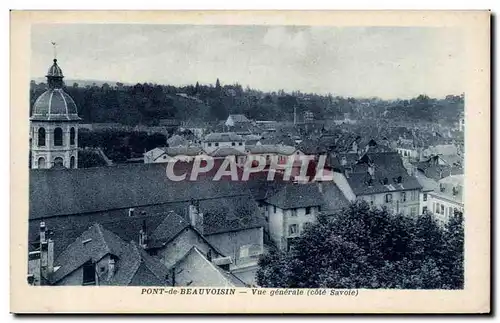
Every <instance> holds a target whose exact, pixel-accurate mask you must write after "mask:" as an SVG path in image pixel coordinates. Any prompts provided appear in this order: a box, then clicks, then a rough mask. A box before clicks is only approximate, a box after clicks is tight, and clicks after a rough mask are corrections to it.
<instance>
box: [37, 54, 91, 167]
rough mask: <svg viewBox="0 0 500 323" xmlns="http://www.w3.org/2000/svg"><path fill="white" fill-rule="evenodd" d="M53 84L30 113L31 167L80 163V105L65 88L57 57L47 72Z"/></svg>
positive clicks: (71, 165)
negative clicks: (78, 105)
mask: <svg viewBox="0 0 500 323" xmlns="http://www.w3.org/2000/svg"><path fill="white" fill-rule="evenodd" d="M46 77H47V83H48V86H49V88H48V89H47V91H45V92H44V93H42V94H41V95H40V96H39V97H38V99H37V100H36V101H35V104H34V105H33V109H32V114H31V117H30V132H31V168H77V167H78V123H79V122H80V120H81V118H80V117H78V109H77V107H76V104H75V102H74V101H73V99H72V98H71V97H70V96H69V95H68V94H67V93H66V92H64V90H63V86H64V83H63V78H64V76H63V73H62V70H61V68H60V67H59V65H57V59H54V63H53V64H52V66H51V67H50V68H49V71H48V73H47V75H46Z"/></svg>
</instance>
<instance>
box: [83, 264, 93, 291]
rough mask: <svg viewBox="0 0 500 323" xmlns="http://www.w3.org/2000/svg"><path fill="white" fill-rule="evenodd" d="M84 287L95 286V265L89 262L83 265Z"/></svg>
mask: <svg viewBox="0 0 500 323" xmlns="http://www.w3.org/2000/svg"><path fill="white" fill-rule="evenodd" d="M82 283H83V285H95V264H93V263H92V262H91V261H87V262H86V263H85V264H83V281H82Z"/></svg>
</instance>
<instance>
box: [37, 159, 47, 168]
mask: <svg viewBox="0 0 500 323" xmlns="http://www.w3.org/2000/svg"><path fill="white" fill-rule="evenodd" d="M45 167H46V166H45V158H43V157H40V158H38V168H45Z"/></svg>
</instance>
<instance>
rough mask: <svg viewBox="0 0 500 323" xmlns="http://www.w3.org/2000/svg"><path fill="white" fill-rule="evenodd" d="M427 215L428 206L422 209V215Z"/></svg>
mask: <svg viewBox="0 0 500 323" xmlns="http://www.w3.org/2000/svg"><path fill="white" fill-rule="evenodd" d="M425 213H427V206H424V207H423V208H422V214H425Z"/></svg>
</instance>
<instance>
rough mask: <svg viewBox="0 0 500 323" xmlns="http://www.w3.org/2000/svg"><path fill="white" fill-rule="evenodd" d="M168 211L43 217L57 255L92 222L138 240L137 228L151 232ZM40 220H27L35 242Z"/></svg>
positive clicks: (127, 239)
mask: <svg viewBox="0 0 500 323" xmlns="http://www.w3.org/2000/svg"><path fill="white" fill-rule="evenodd" d="M167 214H168V213H158V214H154V215H147V216H141V215H136V216H121V217H120V218H118V219H112V218H110V216H108V214H107V213H105V214H100V215H99V216H94V217H91V218H89V217H52V218H48V219H43V221H44V222H45V224H46V226H47V229H48V232H50V237H51V238H52V239H53V240H54V241H55V243H54V255H55V257H56V258H57V256H58V255H59V254H60V253H61V252H63V251H64V249H66V247H67V246H68V245H70V244H71V243H72V242H73V241H75V239H76V238H78V237H79V236H80V235H81V234H82V233H83V232H85V231H86V230H88V228H89V226H91V225H92V224H93V223H99V224H100V225H102V227H103V228H104V229H106V230H108V231H111V232H113V233H114V234H116V235H117V236H118V237H120V238H121V239H122V240H124V241H132V240H134V241H138V238H139V230H141V228H142V226H143V225H145V226H146V231H147V232H149V234H151V233H152V232H153V231H154V230H156V228H157V227H158V226H159V225H160V223H162V221H163V219H164V218H165V217H166V216H167ZM39 225H40V221H36V220H32V221H30V222H29V241H30V242H31V243H34V244H36V243H37V242H38V240H39Z"/></svg>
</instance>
